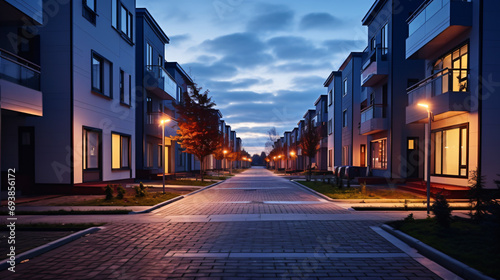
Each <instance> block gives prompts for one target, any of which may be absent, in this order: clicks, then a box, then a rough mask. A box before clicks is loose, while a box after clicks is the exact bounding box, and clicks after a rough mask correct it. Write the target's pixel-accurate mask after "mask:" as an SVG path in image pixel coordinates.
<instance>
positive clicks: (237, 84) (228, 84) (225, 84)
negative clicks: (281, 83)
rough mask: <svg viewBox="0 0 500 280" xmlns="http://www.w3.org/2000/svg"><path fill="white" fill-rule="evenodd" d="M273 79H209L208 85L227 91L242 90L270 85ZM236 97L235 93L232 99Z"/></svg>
mask: <svg viewBox="0 0 500 280" xmlns="http://www.w3.org/2000/svg"><path fill="white" fill-rule="evenodd" d="M272 82H273V80H271V79H265V80H263V79H239V80H235V81H207V83H206V86H207V87H208V88H215V89H217V90H218V91H222V92H226V91H231V90H241V89H247V88H249V87H252V86H254V85H268V84H271V83H272ZM232 98H234V94H232V97H231V96H230V99H232Z"/></svg>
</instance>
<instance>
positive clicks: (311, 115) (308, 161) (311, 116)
mask: <svg viewBox="0 0 500 280" xmlns="http://www.w3.org/2000/svg"><path fill="white" fill-rule="evenodd" d="M302 118H303V120H304V122H303V126H302V132H303V133H305V130H307V129H308V128H307V126H308V121H309V120H310V121H311V123H312V125H313V126H314V127H316V110H312V109H310V110H307V112H306V113H305V114H304V116H303V117H302ZM303 156H304V157H303V159H304V169H308V168H309V167H311V168H313V169H317V168H318V166H317V163H316V160H317V158H316V155H315V156H314V157H312V158H309V156H306V155H304V154H303Z"/></svg>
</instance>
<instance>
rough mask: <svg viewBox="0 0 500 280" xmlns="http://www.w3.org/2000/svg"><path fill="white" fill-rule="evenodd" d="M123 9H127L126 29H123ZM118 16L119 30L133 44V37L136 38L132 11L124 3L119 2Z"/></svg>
mask: <svg viewBox="0 0 500 280" xmlns="http://www.w3.org/2000/svg"><path fill="white" fill-rule="evenodd" d="M122 10H124V11H125V14H126V18H125V26H126V27H125V30H123V20H124V19H123V17H122ZM116 13H117V15H118V16H117V18H118V24H117V31H119V32H120V34H122V37H123V38H125V39H126V40H128V41H129V42H130V43H132V44H133V42H134V41H133V38H134V15H133V14H132V12H131V11H130V10H129V9H128V8H127V7H125V5H123V3H121V2H120V3H119V5H118V6H117V11H116Z"/></svg>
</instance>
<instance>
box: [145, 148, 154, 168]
mask: <svg viewBox="0 0 500 280" xmlns="http://www.w3.org/2000/svg"><path fill="white" fill-rule="evenodd" d="M146 167H153V144H151V143H147V144H146Z"/></svg>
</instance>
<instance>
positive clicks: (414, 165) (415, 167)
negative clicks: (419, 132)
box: [406, 137, 421, 178]
mask: <svg viewBox="0 0 500 280" xmlns="http://www.w3.org/2000/svg"><path fill="white" fill-rule="evenodd" d="M406 142H407V152H406V161H407V163H406V176H407V178H418V176H419V171H420V170H419V167H420V165H421V164H420V154H419V149H418V138H415V137H409V138H408V139H407V141H406Z"/></svg>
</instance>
